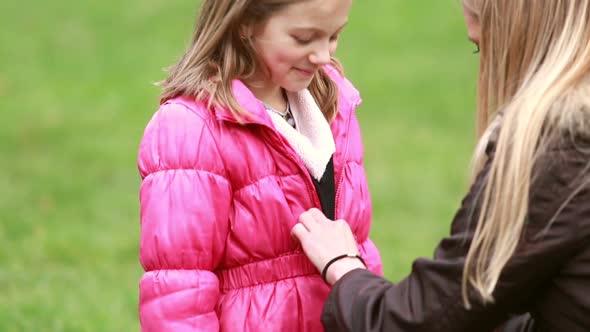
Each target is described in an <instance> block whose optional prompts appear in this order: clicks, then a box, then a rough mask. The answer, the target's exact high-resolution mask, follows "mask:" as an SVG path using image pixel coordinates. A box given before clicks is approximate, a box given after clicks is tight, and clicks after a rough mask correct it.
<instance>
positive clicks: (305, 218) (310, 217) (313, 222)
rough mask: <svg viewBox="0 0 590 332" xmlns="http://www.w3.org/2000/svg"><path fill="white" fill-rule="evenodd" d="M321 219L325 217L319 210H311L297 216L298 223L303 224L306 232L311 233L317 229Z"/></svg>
mask: <svg viewBox="0 0 590 332" xmlns="http://www.w3.org/2000/svg"><path fill="white" fill-rule="evenodd" d="M322 218H324V219H325V218H326V217H324V214H323V213H322V212H321V211H320V210H318V209H311V210H308V211H306V212H303V213H302V214H301V215H300V216H299V222H300V223H301V224H303V226H305V228H307V230H308V231H310V232H313V231H315V230H316V229H317V228H318V226H319V223H320V222H321V221H322Z"/></svg>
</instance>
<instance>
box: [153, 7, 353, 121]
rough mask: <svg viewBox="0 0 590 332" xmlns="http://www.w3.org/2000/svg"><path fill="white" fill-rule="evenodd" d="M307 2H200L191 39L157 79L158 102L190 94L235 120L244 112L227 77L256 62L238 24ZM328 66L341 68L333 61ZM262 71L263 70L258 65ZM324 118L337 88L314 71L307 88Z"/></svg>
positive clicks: (249, 70)
mask: <svg viewBox="0 0 590 332" xmlns="http://www.w3.org/2000/svg"><path fill="white" fill-rule="evenodd" d="M302 1H307V0H240V1H237V0H204V1H203V4H202V7H201V11H200V15H199V18H198V20H197V23H196V28H195V31H194V36H193V39H192V43H191V44H190V46H189V47H188V49H187V51H186V52H185V54H184V55H183V56H182V57H181V58H180V60H179V61H178V62H177V63H176V64H175V65H173V66H172V67H171V68H170V69H169V75H168V78H166V80H164V81H163V82H160V86H161V88H162V93H161V95H160V100H161V101H162V102H163V101H166V100H168V99H171V98H174V97H177V96H181V95H182V96H190V97H193V98H195V99H198V100H207V101H208V105H209V107H211V106H212V105H215V106H221V107H226V108H227V109H228V110H229V111H230V112H231V113H232V114H233V115H234V116H235V117H236V118H237V119H238V120H240V121H241V120H243V119H244V116H247V114H248V113H247V111H246V110H244V109H242V107H241V106H240V105H239V104H238V102H237V101H236V99H235V98H234V96H233V93H232V80H234V79H240V80H248V79H250V78H252V77H253V75H254V74H255V73H257V71H258V69H259V67H260V66H261V65H260V64H259V63H258V62H257V57H256V51H255V49H254V47H253V44H252V41H251V40H250V39H249V38H247V37H245V36H244V35H243V34H242V31H243V30H244V27H249V26H254V25H258V24H264V23H265V22H266V20H267V19H268V18H269V17H270V16H271V15H273V14H274V13H276V12H278V11H279V10H282V9H284V8H285V7H287V6H289V5H291V4H294V3H298V2H302ZM332 66H333V67H334V68H335V69H336V70H338V71H340V72H342V67H341V66H340V64H339V63H338V61H336V60H335V59H332ZM262 69H264V68H262ZM308 89H309V90H310V92H311V94H312V96H313V97H314V99H315V100H316V102H317V103H318V106H319V107H320V109H321V110H322V112H323V113H324V116H325V117H326V119H328V121H330V120H332V119H333V118H334V116H335V115H336V112H337V109H338V105H337V101H338V91H337V88H336V86H335V84H334V83H333V82H332V80H331V79H330V78H329V77H328V75H327V74H326V73H325V72H324V71H323V70H318V72H317V74H316V75H315V77H314V78H313V80H312V82H311V84H310V86H309V87H308Z"/></svg>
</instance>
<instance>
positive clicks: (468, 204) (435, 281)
mask: <svg viewBox="0 0 590 332" xmlns="http://www.w3.org/2000/svg"><path fill="white" fill-rule="evenodd" d="M589 149H590V143H588V142H587V141H586V140H576V142H575V143H574V142H573V141H572V140H569V141H566V142H562V143H560V144H559V145H557V147H556V148H554V149H551V150H550V151H549V152H547V153H546V154H545V155H544V156H543V157H542V158H541V159H540V160H539V161H538V162H537V164H536V165H537V166H536V168H535V171H536V173H535V174H537V177H536V180H535V181H534V182H533V185H532V187H531V198H530V204H529V214H528V217H527V224H526V229H525V231H524V233H523V236H522V238H521V240H520V243H519V245H518V248H517V251H516V253H515V254H514V256H513V257H512V258H511V259H510V260H509V262H508V264H507V266H506V267H505V269H504V271H503V273H502V275H501V277H500V280H499V283H498V286H497V288H496V290H495V292H494V298H495V302H494V303H492V304H487V305H483V304H482V303H481V302H480V301H479V300H478V297H477V296H475V295H474V294H471V303H472V305H473V308H472V309H471V310H467V309H465V307H464V306H463V302H462V299H461V279H462V271H463V266H464V262H465V257H466V255H467V251H468V249H469V245H470V243H471V240H472V237H473V231H474V228H475V223H476V220H477V218H476V216H477V215H478V211H479V200H478V199H477V198H476V196H477V193H479V192H480V191H481V190H482V188H483V186H484V183H485V178H486V176H487V173H488V171H489V167H490V162H488V163H487V165H486V166H485V167H484V169H483V171H482V172H481V174H480V175H479V176H478V178H477V179H476V181H475V183H474V184H473V186H472V187H471V190H470V191H469V193H468V194H467V196H466V197H465V198H464V199H463V202H462V205H461V208H460V209H459V211H458V212H457V214H456V216H455V218H454V220H453V223H452V226H451V234H450V235H449V236H448V237H447V238H445V239H443V240H442V241H441V242H440V243H439V245H438V247H437V248H436V251H435V255H434V258H433V259H425V258H421V259H417V260H416V261H415V262H414V264H413V266H412V271H411V273H410V275H409V276H407V277H406V278H405V279H403V280H402V281H401V282H399V283H397V284H392V283H391V282H389V281H386V280H384V279H382V278H380V277H378V276H376V275H374V274H372V273H370V272H368V271H366V270H361V269H359V270H354V271H351V272H349V273H348V274H346V275H345V276H344V277H343V278H342V279H340V280H339V281H338V282H337V283H336V284H335V285H334V287H333V289H332V291H331V293H330V296H329V298H328V301H327V302H326V305H325V307H324V313H323V316H322V322H323V324H324V327H325V328H326V331H405V332H414V331H420V332H428V331H441V332H442V331H453V332H455V331H456V332H460V331H483V332H485V331H493V330H494V329H495V328H498V327H500V326H503V327H502V328H501V330H504V331H507V330H510V331H560V332H577V331H590V183H588V180H589V174H590V172H589V170H588V164H589V161H590V153H589V152H588V151H589ZM584 150H585V151H584ZM488 154H489V156H490V159H491V158H493V154H494V147H493V146H491V147H489V148H488ZM580 185H582V188H581V190H579V191H578V192H577V193H575V194H574V195H573V197H572V198H571V200H570V201H569V202H568V203H567V204H566V205H565V208H563V209H562V210H561V212H560V213H559V214H558V215H557V217H556V219H555V220H554V221H553V223H551V225H549V221H550V220H551V219H552V217H553V216H554V215H555V213H556V212H557V211H558V209H559V208H560V206H562V205H563V203H564V201H565V200H566V199H567V198H568V197H570V196H571V195H572V193H573V192H574V191H575V189H576V188H578V187H580ZM472 211H474V216H475V217H473V218H470V214H471V212H472ZM470 220H473V221H472V222H470ZM548 226H549V227H548ZM521 314H526V316H518V315H521ZM513 317H516V318H514V319H512V320H510V319H511V318H513ZM506 321H508V323H505V324H504V322H506Z"/></svg>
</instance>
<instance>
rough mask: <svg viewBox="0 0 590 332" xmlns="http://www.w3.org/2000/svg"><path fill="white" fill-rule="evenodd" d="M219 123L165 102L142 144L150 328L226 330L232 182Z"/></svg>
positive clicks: (142, 313) (145, 312)
mask: <svg viewBox="0 0 590 332" xmlns="http://www.w3.org/2000/svg"><path fill="white" fill-rule="evenodd" d="M210 128H211V126H209V123H208V122H207V120H206V119H205V118H203V116H202V115H200V114H198V113H197V112H195V111H194V110H190V109H188V108H187V107H185V106H183V105H181V104H174V103H169V104H164V105H162V106H161V107H160V109H159V110H158V112H156V114H155V115H154V117H153V118H152V120H151V121H150V123H149V124H148V126H147V127H146V130H145V133H144V137H143V139H142V142H141V145H140V148H139V161H138V166H139V170H140V173H141V176H142V179H143V181H142V184H141V189H140V204H141V244H140V261H141V264H142V266H143V267H144V269H145V271H146V272H145V274H144V275H143V277H142V278H141V281H140V285H139V291H140V295H139V317H140V322H141V327H142V331H175V332H177V331H218V330H219V319H218V317H217V316H216V313H215V306H216V304H217V301H218V298H219V280H218V279H217V277H216V275H215V274H214V273H213V272H212V271H213V270H214V269H215V268H216V267H217V266H218V264H219V262H220V260H221V257H222V255H223V251H224V243H225V240H226V236H227V232H228V213H229V209H230V204H231V195H232V191H231V187H230V184H229V182H228V181H227V179H226V177H225V176H224V172H225V170H224V167H223V164H222V162H221V158H220V154H219V150H218V149H217V145H216V142H215V140H214V137H213V135H212V132H211V129H210Z"/></svg>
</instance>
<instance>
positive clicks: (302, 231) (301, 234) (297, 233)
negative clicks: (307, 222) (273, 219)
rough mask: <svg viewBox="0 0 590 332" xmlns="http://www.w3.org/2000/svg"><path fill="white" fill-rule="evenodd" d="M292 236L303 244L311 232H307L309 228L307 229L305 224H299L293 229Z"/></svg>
mask: <svg viewBox="0 0 590 332" xmlns="http://www.w3.org/2000/svg"><path fill="white" fill-rule="evenodd" d="M291 235H292V236H294V237H296V238H297V239H298V240H299V242H303V240H304V239H305V238H306V237H307V236H309V231H308V230H307V228H305V226H303V224H301V223H297V224H295V226H293V228H292V229H291Z"/></svg>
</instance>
